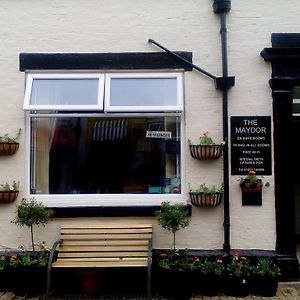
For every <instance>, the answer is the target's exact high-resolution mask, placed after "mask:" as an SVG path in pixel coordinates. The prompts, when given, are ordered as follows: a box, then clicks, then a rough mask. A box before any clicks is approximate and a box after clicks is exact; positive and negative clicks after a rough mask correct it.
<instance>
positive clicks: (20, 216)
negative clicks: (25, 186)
mask: <svg viewBox="0 0 300 300" xmlns="http://www.w3.org/2000/svg"><path fill="white" fill-rule="evenodd" d="M50 217H51V211H50V210H48V209H47V208H46V207H45V206H44V205H43V204H42V203H39V202H37V201H36V200H35V199H34V198H31V199H29V200H27V199H25V198H23V199H22V201H21V203H20V204H19V205H18V206H17V216H16V218H15V219H14V220H13V221H12V222H13V223H15V224H17V225H19V226H21V227H23V226H26V227H29V228H30V233H31V244H32V249H33V252H34V251H35V248H34V236H33V225H37V226H39V225H43V226H45V225H46V224H47V223H48V222H49V221H50Z"/></svg>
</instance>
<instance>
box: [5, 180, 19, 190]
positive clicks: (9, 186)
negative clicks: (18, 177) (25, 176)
mask: <svg viewBox="0 0 300 300" xmlns="http://www.w3.org/2000/svg"><path fill="white" fill-rule="evenodd" d="M19 187H20V181H15V180H13V181H12V182H11V183H9V182H5V183H2V184H0V190H2V191H18V190H19Z"/></svg>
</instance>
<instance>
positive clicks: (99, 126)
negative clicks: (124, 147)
mask: <svg viewBox="0 0 300 300" xmlns="http://www.w3.org/2000/svg"><path fill="white" fill-rule="evenodd" d="M127 123H128V120H126V119H118V120H103V121H98V122H96V123H95V125H94V130H93V141H94V142H103V141H116V140H123V139H125V138H126V137H127Z"/></svg>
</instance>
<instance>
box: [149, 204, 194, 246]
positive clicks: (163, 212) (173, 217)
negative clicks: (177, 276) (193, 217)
mask: <svg viewBox="0 0 300 300" xmlns="http://www.w3.org/2000/svg"><path fill="white" fill-rule="evenodd" d="M155 215H156V216H157V218H158V223H159V224H160V225H161V226H162V227H163V228H165V229H167V230H169V231H172V233H173V249H174V250H175V249H176V232H177V231H178V230H179V229H180V228H184V227H186V226H188V225H189V222H190V221H189V218H188V210H187V208H186V206H185V205H183V204H173V205H172V204H170V202H168V201H165V202H162V204H161V209H160V210H158V211H156V213H155Z"/></svg>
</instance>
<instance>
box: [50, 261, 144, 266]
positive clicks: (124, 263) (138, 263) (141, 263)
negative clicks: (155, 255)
mask: <svg viewBox="0 0 300 300" xmlns="http://www.w3.org/2000/svg"><path fill="white" fill-rule="evenodd" d="M147 264H148V262H147V260H145V261H112V262H74V261H68V262H65V263H60V262H57V263H56V262H55V263H53V264H52V267H54V268H113V267H147Z"/></svg>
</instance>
